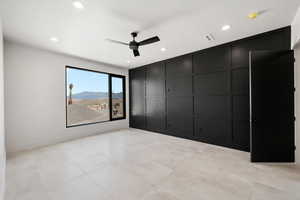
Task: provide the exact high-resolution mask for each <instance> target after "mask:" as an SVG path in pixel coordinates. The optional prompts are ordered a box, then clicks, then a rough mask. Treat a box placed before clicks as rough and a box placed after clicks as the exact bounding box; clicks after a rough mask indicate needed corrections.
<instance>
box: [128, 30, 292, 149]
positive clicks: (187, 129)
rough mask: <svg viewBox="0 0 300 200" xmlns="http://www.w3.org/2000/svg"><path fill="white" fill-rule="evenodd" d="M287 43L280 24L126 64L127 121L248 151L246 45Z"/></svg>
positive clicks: (273, 47) (278, 47) (286, 45)
mask: <svg viewBox="0 0 300 200" xmlns="http://www.w3.org/2000/svg"><path fill="white" fill-rule="evenodd" d="M290 46H291V28H290V27H285V28H281V29H277V30H274V31H270V32H267V33H263V34H259V35H255V36H252V37H249V38H245V39H241V40H238V41H234V42H230V43H227V44H223V45H220V46H216V47H212V48H209V49H204V50H200V51H197V52H194V53H191V54H187V55H183V56H179V57H176V58H172V59H168V60H165V61H161V62H157V63H153V64H149V65H146V66H142V67H138V68H134V69H131V70H130V71H129V78H130V79H129V80H130V127H133V128H139V129H144V130H150V131H155V132H160V133H163V134H168V135H173V136H177V137H183V138H187V139H193V140H198V141H202V142H206V143H211V144H215V145H221V146H225V147H229V148H235V149H239V150H243V151H249V148H250V147H249V146H250V135H249V51H251V50H289V49H290V48H291V47H290Z"/></svg>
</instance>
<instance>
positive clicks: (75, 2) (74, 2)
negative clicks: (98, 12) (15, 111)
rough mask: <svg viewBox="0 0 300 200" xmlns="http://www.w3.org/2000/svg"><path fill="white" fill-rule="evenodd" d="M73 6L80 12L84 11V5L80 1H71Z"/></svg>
mask: <svg viewBox="0 0 300 200" xmlns="http://www.w3.org/2000/svg"><path fill="white" fill-rule="evenodd" d="M73 6H74V7H75V8H77V9H80V10H82V9H84V5H83V3H82V1H79V0H75V1H73Z"/></svg>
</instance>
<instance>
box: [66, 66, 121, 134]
mask: <svg viewBox="0 0 300 200" xmlns="http://www.w3.org/2000/svg"><path fill="white" fill-rule="evenodd" d="M67 69H77V70H83V71H89V72H95V73H101V74H107V75H108V101H109V120H106V121H99V122H91V123H83V124H76V125H68V110H67V109H68V103H67V102H68V87H67V85H68V80H67V77H68V72H67ZM113 77H115V78H121V79H122V85H123V116H122V117H118V118H113V117H112V78H113ZM65 112H66V128H72V127H78V126H85V125H92V124H100V123H105V122H110V121H117V120H123V119H126V76H124V75H119V74H112V73H107V72H102V71H97V70H91V69H86V68H81V67H73V66H69V65H66V66H65Z"/></svg>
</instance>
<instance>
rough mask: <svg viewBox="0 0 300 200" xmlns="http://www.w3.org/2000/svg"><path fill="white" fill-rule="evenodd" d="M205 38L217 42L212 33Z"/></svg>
mask: <svg viewBox="0 0 300 200" xmlns="http://www.w3.org/2000/svg"><path fill="white" fill-rule="evenodd" d="M205 38H206V39H207V40H208V41H210V42H211V41H214V40H215V37H214V36H213V35H212V34H211V33H210V34H207V35H206V36H205Z"/></svg>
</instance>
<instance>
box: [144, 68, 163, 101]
mask: <svg viewBox="0 0 300 200" xmlns="http://www.w3.org/2000/svg"><path fill="white" fill-rule="evenodd" d="M146 80H147V83H146V96H147V97H151V98H153V97H162V98H164V96H165V68H164V63H162V62H161V63H155V64H151V65H148V66H147V78H146Z"/></svg>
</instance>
